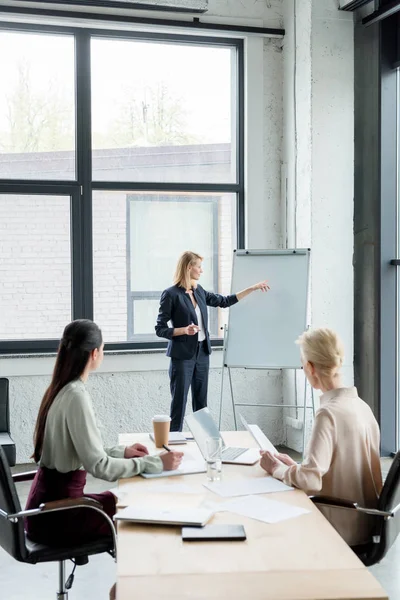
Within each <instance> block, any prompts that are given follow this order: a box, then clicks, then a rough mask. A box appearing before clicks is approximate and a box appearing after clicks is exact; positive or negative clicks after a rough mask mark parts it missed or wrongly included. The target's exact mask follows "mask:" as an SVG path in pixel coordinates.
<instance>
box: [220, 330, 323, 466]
mask: <svg viewBox="0 0 400 600" xmlns="http://www.w3.org/2000/svg"><path fill="white" fill-rule="evenodd" d="M228 335H229V332H228V327H227V325H225V326H224V346H223V357H222V377H221V397H220V404H219V429H221V421H222V405H223V394H224V374H225V370H227V371H228V379H229V389H230V393H231V403H232V413H233V420H234V424H235V430H236V431H237V420H236V407H237V406H252V407H257V408H259V407H263V408H294V409H296V415H297V414H298V411H299V410H303V445H302V448H303V452H302V454H303V457H304V451H305V447H306V423H307V410H312V413H313V418H314V417H315V402H314V389H313V388H312V386H310V388H311V405H308V404H307V377H306V376H305V374H304V402H303V404H297V399H296V404H253V403H250V402H246V403H243V402H235V398H234V394H233V385H232V374H231V369H232V368H235V369H236V368H241V369H251V370H257V371H259V370H268V371H273V370H280V371H284V370H294V371H298V370H301V371H303V369H302V368H301V367H293V369H289V367H282V368H279V367H247V366H246V365H241V366H238V365H235V367H230V366H228V365H227V364H226V360H225V358H226V347H227V343H228ZM303 372H304V371H303Z"/></svg>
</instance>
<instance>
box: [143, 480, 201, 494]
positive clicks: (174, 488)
mask: <svg viewBox="0 0 400 600" xmlns="http://www.w3.org/2000/svg"><path fill="white" fill-rule="evenodd" d="M151 493H152V494H153V493H154V494H204V490H203V488H202V487H201V486H197V487H193V486H191V485H187V484H186V483H175V482H174V483H171V484H160V485H154V486H152V488H151Z"/></svg>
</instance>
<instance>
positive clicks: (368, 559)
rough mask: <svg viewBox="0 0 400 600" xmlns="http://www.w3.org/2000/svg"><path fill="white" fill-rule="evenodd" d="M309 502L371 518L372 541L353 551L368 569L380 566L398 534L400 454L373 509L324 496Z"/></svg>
mask: <svg viewBox="0 0 400 600" xmlns="http://www.w3.org/2000/svg"><path fill="white" fill-rule="evenodd" d="M311 500H312V501H313V502H314V504H316V505H317V506H318V505H320V506H332V507H335V508H338V509H344V510H351V511H357V512H359V513H360V512H361V513H364V514H367V515H374V516H375V519H376V523H375V527H374V531H373V535H372V536H371V540H370V541H368V542H367V543H366V544H363V545H361V546H353V547H352V550H354V552H355V553H356V554H357V556H358V557H359V558H360V560H361V561H362V562H363V563H364V565H366V566H367V567H370V566H371V565H374V564H375V563H378V562H380V561H381V560H382V558H384V557H385V556H386V554H387V553H388V551H389V549H390V548H391V546H392V545H393V544H394V542H395V541H396V538H397V536H398V534H399V532H400V452H397V454H396V455H395V457H394V459H393V462H392V466H391V467H390V470H389V473H388V474H387V477H386V480H385V484H384V486H383V488H382V492H381V494H380V496H379V501H378V507H377V508H376V509H373V508H364V507H362V506H359V505H358V504H357V503H356V502H347V501H346V500H341V499H340V498H329V497H327V496H311Z"/></svg>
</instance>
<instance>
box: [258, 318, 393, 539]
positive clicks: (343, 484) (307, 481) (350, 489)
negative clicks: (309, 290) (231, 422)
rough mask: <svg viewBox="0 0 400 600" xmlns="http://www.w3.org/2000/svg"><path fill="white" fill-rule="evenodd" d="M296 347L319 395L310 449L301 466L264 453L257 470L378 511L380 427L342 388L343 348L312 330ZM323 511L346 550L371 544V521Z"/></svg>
mask: <svg viewBox="0 0 400 600" xmlns="http://www.w3.org/2000/svg"><path fill="white" fill-rule="evenodd" d="M297 343H298V344H299V345H300V351H301V358H302V363H303V367H304V371H305V374H306V376H307V379H308V381H309V383H310V385H312V387H313V388H315V389H317V390H321V391H322V392H323V393H322V396H321V398H320V409H319V410H318V411H317V413H316V415H315V423H314V426H313V430H312V434H311V439H310V443H309V445H308V448H307V451H306V453H305V457H304V460H303V462H302V463H301V464H297V463H295V462H294V461H293V460H292V459H291V458H290V457H289V456H287V455H286V454H276V455H272V454H271V453H270V452H262V457H261V463H260V464H261V466H262V467H263V468H264V469H265V470H266V471H267V473H270V474H271V475H273V476H274V477H276V478H277V479H280V480H282V481H283V482H284V483H286V484H287V485H293V486H295V487H298V488H301V489H302V490H304V491H305V492H306V493H307V494H310V495H316V494H318V495H321V496H333V497H337V498H341V499H344V500H348V501H350V502H358V503H359V504H360V505H362V506H365V507H368V508H376V506H377V501H378V496H379V494H380V492H381V488H382V474H381V465H380V456H379V439H380V435H379V427H378V423H377V422H376V420H375V417H374V415H373V414H372V411H371V409H370V408H369V406H368V405H367V404H366V403H365V402H364V401H363V400H361V398H359V397H358V394H357V390H356V388H355V387H350V388H345V387H342V383H341V379H340V372H339V371H340V367H341V366H342V363H343V348H342V345H341V342H340V341H339V339H338V337H337V335H336V334H335V333H334V332H333V331H331V330H330V329H316V330H311V331H306V332H305V333H303V334H302V335H301V336H300V338H299V339H298V341H297ZM321 511H322V512H323V514H324V515H325V516H326V517H327V519H328V520H329V521H330V522H331V523H332V525H333V526H334V527H335V529H336V530H337V531H338V532H339V533H340V535H341V536H342V537H343V538H344V539H345V540H346V542H347V543H348V544H349V545H350V546H356V545H359V544H363V543H365V542H367V541H368V540H369V539H370V536H371V530H372V527H373V518H374V517H371V516H369V515H364V514H360V513H355V512H354V511H350V510H344V509H338V508H328V507H322V506H321Z"/></svg>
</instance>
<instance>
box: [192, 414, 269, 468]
mask: <svg viewBox="0 0 400 600" xmlns="http://www.w3.org/2000/svg"><path fill="white" fill-rule="evenodd" d="M185 421H186V424H187V426H188V427H189V429H190V431H191V432H192V435H193V437H194V441H195V442H196V444H197V445H198V447H199V450H200V452H201V453H202V455H203V457H204V458H206V439H207V438H210V437H212V438H220V439H221V440H222V462H223V463H228V464H235V465H254V464H255V463H256V462H257V461H258V460H260V452H259V450H258V449H257V448H235V447H233V446H226V444H225V442H224V440H223V438H222V436H221V434H220V432H219V429H218V427H217V425H216V424H215V422H214V419H213V418H212V416H211V413H210V411H209V410H208V408H202V409H201V410H197V411H196V412H195V413H193V414H192V415H188V416H187V417H186V418H185Z"/></svg>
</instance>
